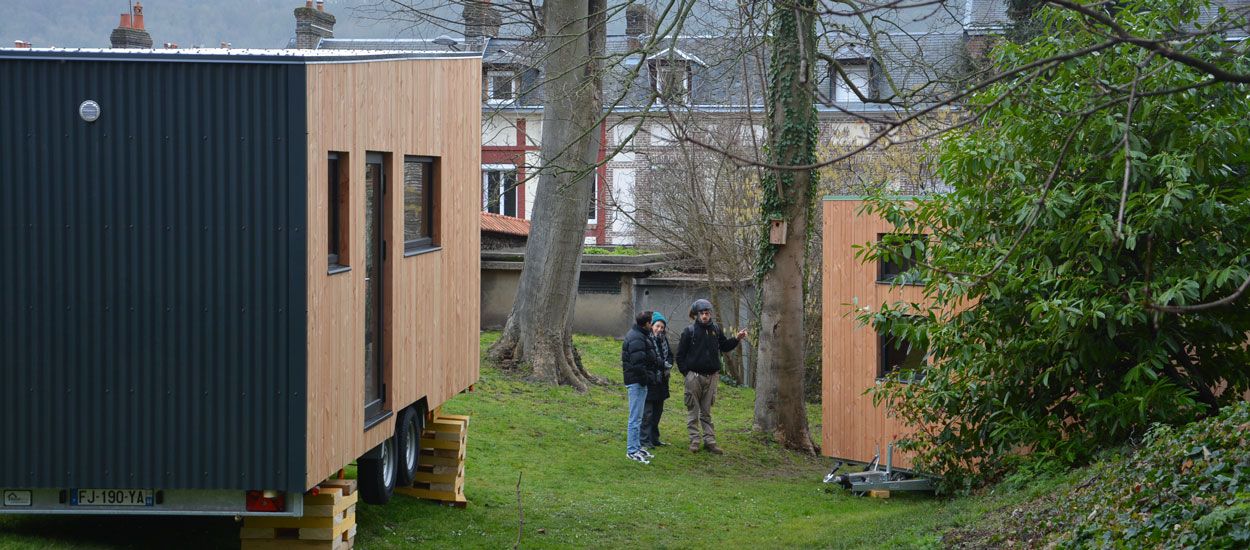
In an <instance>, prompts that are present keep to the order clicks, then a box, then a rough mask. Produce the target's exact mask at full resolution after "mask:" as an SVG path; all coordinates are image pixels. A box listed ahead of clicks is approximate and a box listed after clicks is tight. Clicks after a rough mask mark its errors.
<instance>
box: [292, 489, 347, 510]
mask: <svg viewBox="0 0 1250 550" xmlns="http://www.w3.org/2000/svg"><path fill="white" fill-rule="evenodd" d="M355 496H356V495H352V497H355ZM344 498H348V497H344V496H343V488H342V487H326V488H324V489H321V492H320V494H317V495H304V506H308V505H310V504H311V505H321V504H331V505H333V504H338V503H340V502H342V501H343V499H344Z"/></svg>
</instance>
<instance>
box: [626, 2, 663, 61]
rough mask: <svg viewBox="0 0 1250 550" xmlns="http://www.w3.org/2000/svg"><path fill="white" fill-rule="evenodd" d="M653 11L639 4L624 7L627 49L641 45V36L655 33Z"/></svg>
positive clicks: (634, 48)
mask: <svg viewBox="0 0 1250 550" xmlns="http://www.w3.org/2000/svg"><path fill="white" fill-rule="evenodd" d="M655 24H656V21H655V13H654V12H652V11H651V8H648V7H646V6H644V5H641V4H630V5H628V6H626V7H625V37H626V38H625V40H626V44H627V45H628V47H629V49H631V50H636V49H639V48H641V47H642V38H643V37H644V36H649V35H651V34H653V33H655Z"/></svg>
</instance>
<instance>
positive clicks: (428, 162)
mask: <svg viewBox="0 0 1250 550" xmlns="http://www.w3.org/2000/svg"><path fill="white" fill-rule="evenodd" d="M410 162H416V163H420V164H423V165H425V167H426V168H425V169H424V170H422V175H423V176H424V177H423V178H422V182H421V186H422V193H421V202H422V204H421V208H422V214H423V215H422V216H421V225H422V226H423V227H420V228H419V229H420V230H422V231H424V233H425V236H422V237H418V238H415V239H409V238H408V230H409V227H408V191H409V186H408V163H410ZM403 170H404V175H403V194H404V196H403V205H404V212H403V220H404V256H414V255H416V254H419V253H422V252H428V251H430V250H436V249H438V248H439V237H440V236H439V235H438V181H439V177H438V175H439V174H438V171H439V159H438V157H431V156H424V155H404V168H403Z"/></svg>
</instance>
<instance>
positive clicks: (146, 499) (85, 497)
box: [69, 489, 154, 506]
mask: <svg viewBox="0 0 1250 550" xmlns="http://www.w3.org/2000/svg"><path fill="white" fill-rule="evenodd" d="M153 493H154V491H152V490H151V489H72V490H71V491H70V500H69V503H70V504H71V505H73V506H151V505H152V500H153V499H152V494H153Z"/></svg>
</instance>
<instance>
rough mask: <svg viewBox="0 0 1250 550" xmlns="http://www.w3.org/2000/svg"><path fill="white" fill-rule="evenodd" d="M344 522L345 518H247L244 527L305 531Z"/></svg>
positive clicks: (244, 520)
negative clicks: (305, 529)
mask: <svg viewBox="0 0 1250 550" xmlns="http://www.w3.org/2000/svg"><path fill="white" fill-rule="evenodd" d="M342 522H343V516H341V515H339V516H331V517H308V516H304V517H281V516H275V517H266V516H247V517H244V518H243V526H244V527H262V528H263V527H273V528H276V529H291V528H295V529H303V528H305V527H309V528H324V527H334V526H335V525H337V524H339V523H342Z"/></svg>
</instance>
